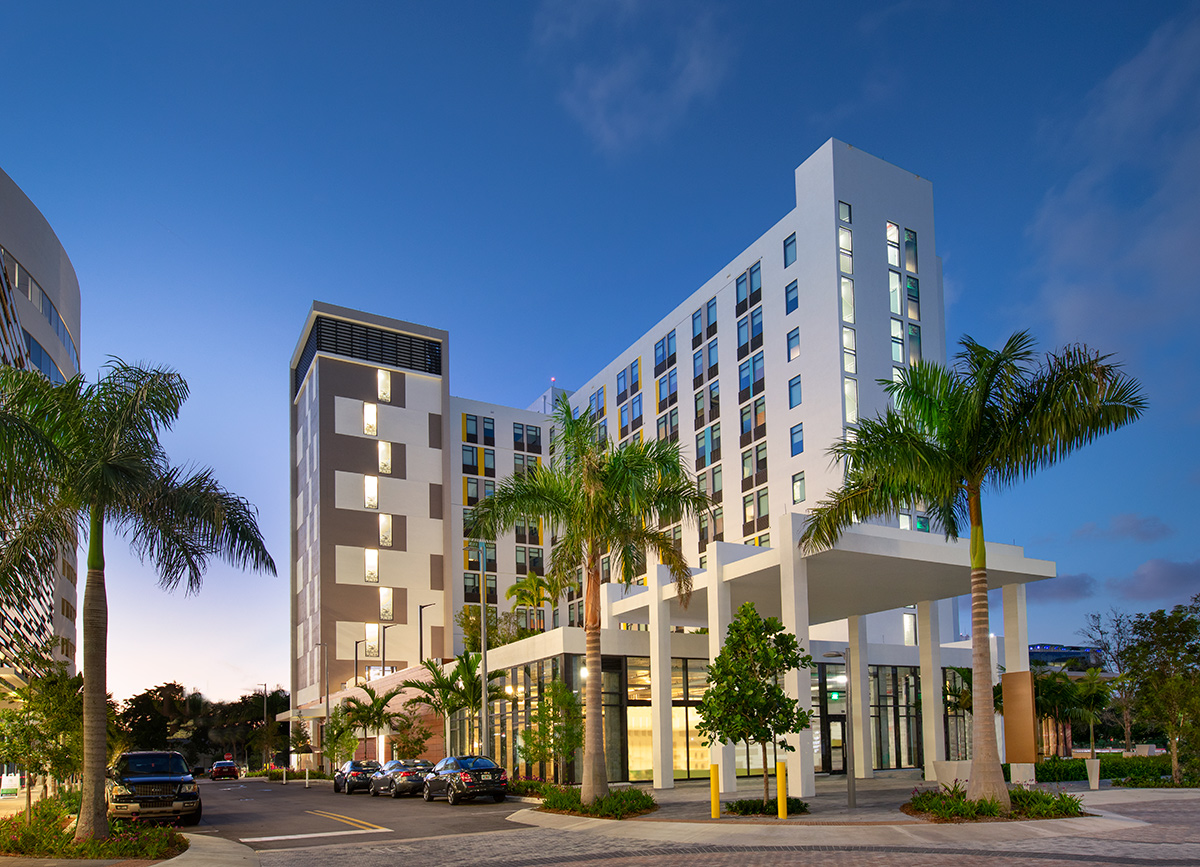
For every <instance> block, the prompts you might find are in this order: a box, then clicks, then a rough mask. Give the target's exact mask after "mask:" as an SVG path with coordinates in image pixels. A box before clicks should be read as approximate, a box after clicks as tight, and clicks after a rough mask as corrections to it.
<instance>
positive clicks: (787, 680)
mask: <svg viewBox="0 0 1200 867" xmlns="http://www.w3.org/2000/svg"><path fill="white" fill-rule="evenodd" d="M789 519H790V524H791V526H787V525H786V524H785V526H784V527H781V528H780V529H782V530H785V531H786V532H784V533H782V534H781V535H782V537H783V538H781V539H780V542H781V543H782V544H781V545H780V547H779V549H778V550H779V595H780V601H781V602H782V605H783V627H784V629H787V630H788V631H789V632H792V633H793V634H795V636H796V638H797V640H799V642H800V648H801V649H802V650H804V651H808V650H809V649H810V645H811V642H810V641H809V621H808V562H807V561H806V560H805V559H804V557H803V556H802V555H801V552H800V548H799V539H800V534H801V533H803V532H804V526H805V524H806V523H807V519H806V518H804V517H802V516H801V515H797V514H795V513H788V515H787V517H786V518H785V519H784V520H785V522H786V521H788V520H789ZM783 687H784V689H785V690H786V691H787V694H788V695H789V696H790V697H792V698H798V699H800V707H801V708H802V709H808V708H810V707H811V706H812V675H811V673H810V671H809V669H806V668H805V669H801V670H800V671H798V672H797V671H792V672H789V673H788V674H787V675H786V676H785V677H784V679H783ZM788 742H789V743H790V744H791V745H792V747H793V748H794V752H790V753H788V754H787V769H788V780H787V782H788V786H787V788H788V794H789V795H791V796H793V797H797V798H811V797H812V796H813V795H815V794H816V793H817V783H816V775H815V774H814V772H813V738H812V729H805V730H804V731H802V732H800V734H798V735H788Z"/></svg>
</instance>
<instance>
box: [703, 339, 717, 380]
mask: <svg viewBox="0 0 1200 867" xmlns="http://www.w3.org/2000/svg"><path fill="white" fill-rule="evenodd" d="M706 351H707V352H708V375H709V376H713V375H714V374H715V373H716V372H717V358H718V355H717V338H715V337H714V338H713V339H712V340H710V341H709V343H708V347H707V350H706Z"/></svg>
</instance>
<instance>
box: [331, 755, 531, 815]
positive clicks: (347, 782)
mask: <svg viewBox="0 0 1200 867" xmlns="http://www.w3.org/2000/svg"><path fill="white" fill-rule="evenodd" d="M360 789H366V790H367V791H369V792H370V793H371V794H372V795H374V796H378V795H391V796H392V797H393V798H399V797H400V796H401V795H415V794H417V793H418V792H420V793H421V795H422V797H424V798H425V800H426V801H432V800H433V799H434V798H442V797H444V798H445V799H446V800H447V801H449V802H450V803H451V804H457V803H459V802H460V801H465V800H474V799H475V798H477V797H480V796H491V798H492V800H494V801H495V802H496V803H499V802H501V801H503V800H504V798H505V797H506V796H507V794H508V772H507V771H506V770H504V768H502V767H500V766H499V765H497V764H496V763H495V762H494V761H492V760H491V759H489V758H487V757H486V756H447V757H446V758H444V759H442V760H441V761H440V762H438V763H437V764H436V765H434V764H433V763H431V762H427V761H423V760H420V759H394V760H392V761H390V762H388V763H387V764H385V765H380V764H379V762H374V761H370V760H367V761H359V760H357V759H352V760H350V761H348V762H346V763H345V764H344V765H342V766H341V767H340V768H338V769H337V770H336V771H335V772H334V774H333V790H334V791H335V792H344V793H345V794H347V795H352V794H354V792H356V791H358V790H360Z"/></svg>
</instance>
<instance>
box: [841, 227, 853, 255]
mask: <svg viewBox="0 0 1200 867" xmlns="http://www.w3.org/2000/svg"><path fill="white" fill-rule="evenodd" d="M853 241H854V237H853V233H852V232H851V231H850V230H849V229H847V228H846V227H845V226H838V249H839V250H842V251H843V252H846V253H850V252H852V251H853V250H854V243H853Z"/></svg>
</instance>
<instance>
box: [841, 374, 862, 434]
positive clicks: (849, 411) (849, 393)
mask: <svg viewBox="0 0 1200 867" xmlns="http://www.w3.org/2000/svg"><path fill="white" fill-rule="evenodd" d="M842 390H843V392H844V393H845V397H846V424H858V380H856V379H844V380H842Z"/></svg>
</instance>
